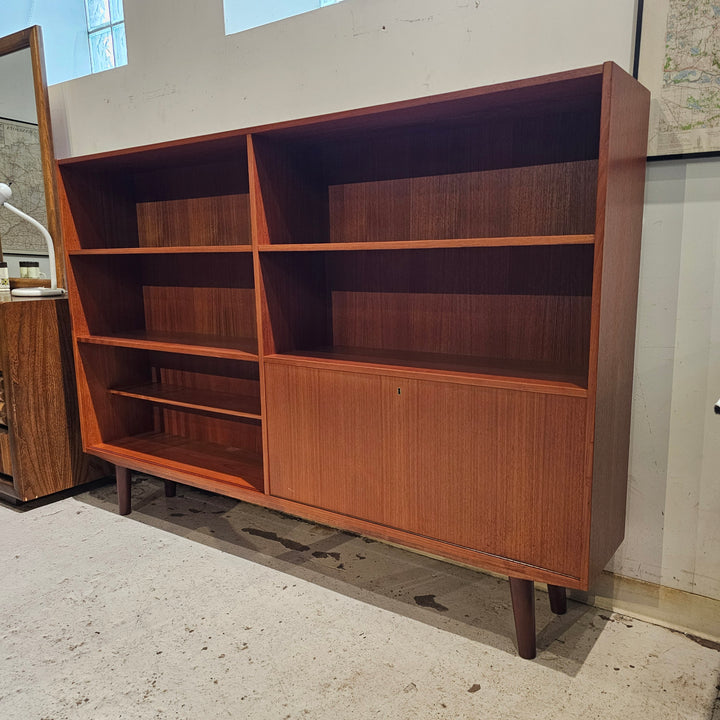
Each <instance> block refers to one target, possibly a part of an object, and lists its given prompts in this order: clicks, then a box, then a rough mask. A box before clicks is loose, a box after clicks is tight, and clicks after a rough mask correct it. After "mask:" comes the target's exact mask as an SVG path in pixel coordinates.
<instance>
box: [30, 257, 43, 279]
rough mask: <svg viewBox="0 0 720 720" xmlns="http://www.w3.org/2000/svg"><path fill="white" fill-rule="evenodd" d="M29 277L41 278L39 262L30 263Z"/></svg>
mask: <svg viewBox="0 0 720 720" xmlns="http://www.w3.org/2000/svg"><path fill="white" fill-rule="evenodd" d="M27 276H28V277H29V278H39V277H40V263H39V262H37V261H32V260H31V261H30V262H28V264H27Z"/></svg>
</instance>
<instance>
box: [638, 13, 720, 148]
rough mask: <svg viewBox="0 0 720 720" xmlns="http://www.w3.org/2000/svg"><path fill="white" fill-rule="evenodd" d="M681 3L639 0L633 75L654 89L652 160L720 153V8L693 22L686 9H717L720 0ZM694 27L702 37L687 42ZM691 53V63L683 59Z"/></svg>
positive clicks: (650, 88)
mask: <svg viewBox="0 0 720 720" xmlns="http://www.w3.org/2000/svg"><path fill="white" fill-rule="evenodd" d="M680 4H681V3H679V2H678V0H638V7H637V26H636V34H635V62H634V70H633V75H634V76H635V77H636V78H637V79H638V80H639V81H640V82H641V83H642V84H643V85H645V87H647V88H648V90H650V96H651V101H650V127H649V134H648V153H647V154H648V159H649V160H669V159H676V158H699V157H703V158H704V157H718V156H720V106H719V105H718V102H719V100H718V98H720V64H718V61H719V60H720V14H717V15H713V16H708V15H707V14H706V15H705V17H703V18H702V20H701V22H699V23H698V27H696V28H693V26H692V18H688V15H687V12H686V10H687V8H688V6H690V8H691V9H692V7H693V6H697V7H698V9H699V10H701V11H702V10H704V9H709V10H711V11H713V12H717V10H716V8H718V7H720V0H697V2H695V3H687V2H684V3H682V6H683V7H682V12H680V13H679V12H678V7H679V5H680ZM671 11H672V14H671ZM708 27H710V35H711V36H712V37H711V38H709V39H707V36H708V30H707V29H708ZM678 33H683V36H682V37H681V38H680V40H682V42H679V41H678ZM693 33H696V37H697V38H699V39H700V40H702V41H703V43H687V42H685V41H686V40H688V39H693ZM706 39H707V42H704V41H705V40H706ZM693 45H698V46H700V47H693ZM678 47H683V48H684V47H688V48H689V50H688V51H687V52H686V51H685V50H682V51H679V52H675V51H676V50H677V48H678ZM707 49H710V51H711V53H710V55H711V56H710V57H708V53H707V52H706V50H707ZM683 53H684V54H685V56H684V57H681V56H682V55H683ZM690 56H692V60H693V66H692V67H691V66H690V64H688V65H687V66H685V63H683V62H682V61H684V60H687V59H688V57H690ZM676 111H677V114H676Z"/></svg>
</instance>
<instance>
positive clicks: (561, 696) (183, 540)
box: [0, 478, 720, 720]
mask: <svg viewBox="0 0 720 720" xmlns="http://www.w3.org/2000/svg"><path fill="white" fill-rule="evenodd" d="M133 506H134V511H133V514H132V515H130V516H129V517H119V516H118V515H117V514H116V511H115V490H114V485H113V484H108V483H105V484H96V485H95V486H92V487H91V488H90V489H89V490H86V491H84V492H81V493H79V494H76V495H74V496H66V497H64V498H62V499H60V500H57V501H55V502H36V503H33V504H30V505H28V506H25V507H23V508H19V509H18V508H13V507H12V506H9V505H5V504H0V563H1V566H2V568H3V576H2V583H1V585H0V611H1V612H2V617H3V623H2V628H0V718H2V720H65V719H66V718H72V719H73V720H76V719H77V720H83V719H85V718H87V719H88V720H116V719H117V720H119V719H128V720H144V719H146V718H148V719H149V718H155V719H161V718H162V719H165V718H167V719H181V720H214V719H215V718H233V719H237V718H252V720H264V719H265V718H269V719H273V720H290V719H293V720H294V719H296V718H312V719H313V720H324V719H325V718H327V719H328V720H330V719H332V720H338V719H340V720H344V719H345V718H348V719H349V718H352V720H363V719H364V718H383V719H384V718H390V719H392V720H403V719H405V718H407V719H408V720H410V719H412V720H424V719H426V718H447V719H448V720H450V719H452V720H457V719H461V718H468V719H471V718H472V719H473V720H474V719H476V718H493V720H495V719H499V720H502V719H504V718H507V719H508V720H509V719H512V720H519V719H522V718H533V719H538V718H553V719H554V718H557V717H558V716H559V715H560V714H562V715H564V716H565V717H567V718H583V720H591V719H592V718H602V719H603V720H610V719H612V718H623V720H625V719H626V718H628V717H633V716H635V717H644V718H652V719H653V720H660V719H661V718H683V719H685V718H688V719H690V718H692V719H696V718H697V719H698V720H700V719H702V720H710V718H713V719H714V720H720V703H716V698H717V696H718V685H719V684H720V652H719V651H718V647H717V646H716V645H713V644H712V643H707V642H705V643H702V642H698V641H697V640H693V639H692V638H689V637H687V636H685V635H683V634H681V633H677V632H673V631H670V630H667V629H664V628H661V627H658V626H655V625H651V624H648V623H645V622H640V621H637V620H633V619H631V618H628V617H623V616H621V615H614V614H608V612H607V611H603V610H597V609H594V608H591V607H588V606H586V605H581V604H578V603H574V602H571V603H570V608H569V611H568V614H567V615H566V616H563V617H561V618H558V617H554V616H552V615H551V613H550V611H549V608H548V603H547V596H546V595H544V594H543V593H542V592H538V593H537V613H538V617H537V621H538V629H539V653H538V657H537V659H536V660H534V661H525V660H521V659H519V658H518V657H517V655H516V651H515V645H514V633H513V625H512V612H511V609H510V601H509V592H508V586H507V583H506V582H505V581H504V580H499V579H497V578H495V577H491V576H488V575H484V574H481V573H477V572H474V571H471V570H468V569H465V568H461V567H457V566H454V565H450V564H448V563H444V562H440V561H437V560H433V559H429V558H426V557H423V556H420V555H417V554H414V553H411V552H407V551H405V550H401V549H399V548H395V547H390V546H387V545H384V544H382V543H378V542H371V541H368V540H366V539H363V538H361V537H357V536H353V535H350V534H347V533H343V532H338V531H336V530H332V529H330V528H327V527H321V526H318V525H314V524H311V523H306V522H302V521H299V520H295V519H292V518H288V517H286V516H283V515H280V514H278V513H275V512H271V511H267V510H263V509H260V508H255V507H253V506H251V505H245V504H242V503H237V502H235V501H233V500H230V499H228V498H224V497H220V496H217V495H212V494H209V493H204V492H201V491H198V490H194V489H192V488H187V487H182V486H179V487H178V496H177V497H176V498H172V499H166V498H165V497H164V494H163V487H162V483H161V482H159V481H157V480H151V479H145V478H139V479H135V480H134V482H133ZM713 708H715V710H713ZM713 713H714V714H713Z"/></svg>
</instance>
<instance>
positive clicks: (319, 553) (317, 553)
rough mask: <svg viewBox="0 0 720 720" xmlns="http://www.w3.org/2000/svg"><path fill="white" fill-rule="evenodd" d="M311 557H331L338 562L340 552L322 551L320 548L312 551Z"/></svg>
mask: <svg viewBox="0 0 720 720" xmlns="http://www.w3.org/2000/svg"><path fill="white" fill-rule="evenodd" d="M313 557H316V558H327V557H331V558H333V559H334V560H337V561H338V562H339V561H340V553H339V552H323V551H322V550H316V551H315V552H314V553H313Z"/></svg>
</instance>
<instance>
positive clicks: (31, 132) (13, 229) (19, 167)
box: [0, 117, 48, 255]
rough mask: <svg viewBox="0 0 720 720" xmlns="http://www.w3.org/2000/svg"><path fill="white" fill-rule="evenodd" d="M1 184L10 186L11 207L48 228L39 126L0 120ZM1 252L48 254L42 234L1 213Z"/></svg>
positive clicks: (22, 222) (19, 220)
mask: <svg viewBox="0 0 720 720" xmlns="http://www.w3.org/2000/svg"><path fill="white" fill-rule="evenodd" d="M0 182H5V183H8V184H9V185H11V187H12V192H13V197H12V201H11V202H12V204H13V205H14V206H15V207H16V208H18V209H19V210H22V211H23V212H25V213H27V214H28V215H30V216H31V217H33V218H35V219H36V220H37V221H38V222H39V223H40V224H41V225H43V226H44V227H47V207H46V205H45V187H44V179H43V172H42V162H41V160H40V139H39V134H38V126H37V125H34V124H32V123H26V122H21V121H19V120H9V119H6V118H2V117H0ZM0 244H1V245H2V251H3V252H4V253H16V254H19V255H47V253H48V251H47V245H46V243H45V240H44V239H43V237H42V235H40V233H39V232H38V231H37V230H36V229H35V228H33V227H32V226H31V225H30V223H28V222H26V221H25V220H22V219H21V218H19V217H18V216H17V215H15V214H13V213H11V212H8V211H4V212H0Z"/></svg>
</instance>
